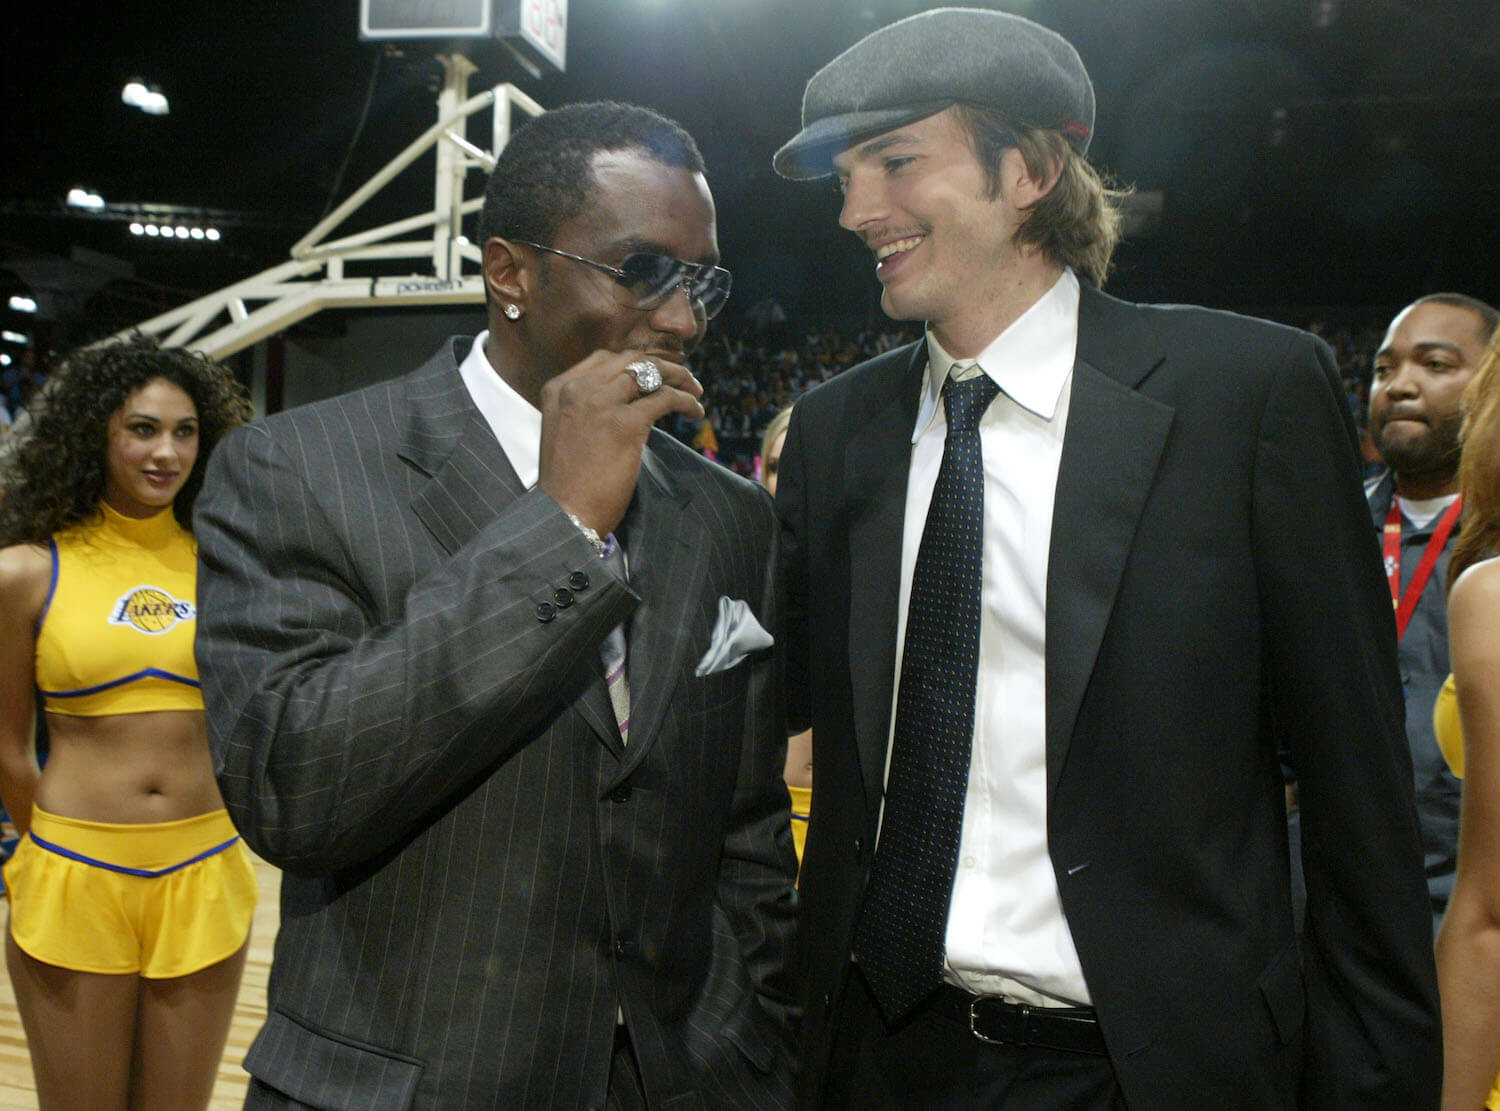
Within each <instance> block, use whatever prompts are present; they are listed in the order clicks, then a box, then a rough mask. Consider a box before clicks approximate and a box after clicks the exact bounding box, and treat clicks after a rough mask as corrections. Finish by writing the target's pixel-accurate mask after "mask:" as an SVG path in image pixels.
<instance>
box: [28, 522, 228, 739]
mask: <svg viewBox="0 0 1500 1111" xmlns="http://www.w3.org/2000/svg"><path fill="white" fill-rule="evenodd" d="M100 508H101V509H102V511H103V513H104V518H103V520H102V521H97V520H90V521H87V522H85V523H84V524H81V525H75V526H74V527H73V528H70V529H68V530H67V531H65V532H60V533H58V534H57V535H55V536H53V537H52V540H51V543H50V547H51V549H52V587H51V590H50V591H49V592H48V595H47V604H46V606H45V608H44V609H43V610H42V617H41V620H40V621H39V622H38V624H37V635H36V685H37V688H38V689H39V690H40V691H41V694H42V698H43V700H44V701H45V703H46V707H47V709H48V710H49V711H50V712H51V713H54V714H68V715H71V716H74V717H104V716H107V715H110V714H142V713H147V712H150V711H152V710H201V709H203V694H202V691H201V690H200V689H199V686H198V665H197V663H196V661H194V659H193V634H194V632H195V631H196V629H197V626H198V620H197V618H198V609H197V582H198V555H197V545H196V544H195V543H194V541H193V537H192V534H191V533H189V532H188V531H187V530H186V529H184V528H183V527H182V526H181V525H179V524H178V523H177V519H176V518H175V517H173V516H172V511H171V510H170V509H166V510H163V511H162V512H161V513H158V514H157V515H156V516H154V517H148V518H145V519H144V520H141V519H136V518H133V517H126V516H124V515H123V514H120V513H117V512H115V511H114V510H113V509H111V508H110V507H109V506H107V505H103V506H101V507H100Z"/></svg>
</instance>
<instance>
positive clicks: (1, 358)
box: [0, 355, 11, 366]
mask: <svg viewBox="0 0 1500 1111" xmlns="http://www.w3.org/2000/svg"><path fill="white" fill-rule="evenodd" d="M10 361H11V360H10V356H9V355H0V366H10Z"/></svg>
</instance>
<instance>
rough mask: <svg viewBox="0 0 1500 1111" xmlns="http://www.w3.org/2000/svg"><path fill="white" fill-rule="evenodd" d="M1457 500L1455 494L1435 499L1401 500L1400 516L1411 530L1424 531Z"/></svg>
mask: <svg viewBox="0 0 1500 1111" xmlns="http://www.w3.org/2000/svg"><path fill="white" fill-rule="evenodd" d="M1457 500H1458V495H1457V494H1440V495H1438V496H1437V497H1435V498H1401V499H1400V501H1401V515H1402V516H1403V517H1405V518H1406V519H1407V520H1408V521H1410V522H1411V524H1412V527H1413V528H1417V529H1424V528H1426V527H1427V526H1428V525H1430V524H1432V522H1433V521H1435V520H1437V519H1438V515H1439V514H1441V513H1442V512H1443V510H1445V509H1447V508H1448V507H1449V506H1450V505H1452V504H1453V503H1454V502H1456V501H1457Z"/></svg>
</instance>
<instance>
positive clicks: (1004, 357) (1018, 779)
mask: <svg viewBox="0 0 1500 1111" xmlns="http://www.w3.org/2000/svg"><path fill="white" fill-rule="evenodd" d="M1078 299H1079V293H1078V279H1077V278H1076V277H1075V276H1074V274H1073V272H1072V271H1071V270H1065V271H1064V273H1063V275H1062V277H1061V278H1059V279H1058V281H1057V282H1056V284H1054V285H1053V286H1052V288H1051V289H1050V290H1049V291H1048V292H1047V293H1046V294H1044V295H1043V296H1042V298H1041V299H1040V300H1039V301H1037V302H1036V304H1034V305H1032V306H1031V308H1029V309H1028V310H1027V311H1026V312H1025V313H1024V314H1023V315H1022V316H1021V317H1020V318H1019V319H1018V320H1016V321H1015V323H1013V324H1012V325H1011V326H1010V327H1009V328H1007V329H1006V330H1005V331H1004V332H1002V333H1001V334H1000V335H999V336H997V337H996V338H995V339H994V340H993V341H992V342H991V343H990V344H989V346H988V347H986V348H985V349H984V350H983V351H982V352H981V353H980V355H979V358H978V360H977V363H978V369H974V368H966V369H964V370H961V371H960V372H959V376H960V377H965V376H967V375H969V374H975V373H980V372H982V373H985V374H988V375H989V376H990V377H991V378H992V379H993V380H994V381H995V383H996V384H997V385H998V386H999V387H1000V390H1001V392H1000V394H999V396H997V397H996V398H995V401H994V402H993V403H992V404H991V405H990V407H989V409H988V410H987V411H986V412H985V414H984V416H983V418H982V419H981V420H980V424H979V438H980V445H981V451H982V453H983V457H984V553H983V582H982V587H981V594H980V598H981V615H980V636H979V672H978V678H977V681H976V686H977V689H976V692H975V703H974V745H973V753H972V756H971V759H970V765H969V788H968V795H967V797H966V799H965V802H964V821H963V834H962V838H961V840H960V844H959V858H958V873H957V876H956V878H955V880H954V884H953V898H952V902H951V904H950V907H949V914H948V933H947V973H946V975H947V979H948V980H950V981H951V982H953V983H956V984H958V985H960V986H962V987H964V988H966V989H967V990H969V991H974V992H980V993H984V994H989V995H1006V996H1009V997H1011V998H1013V999H1016V1000H1019V1001H1021V1002H1029V1003H1033V1004H1039V1005H1047V1004H1058V1003H1079V1004H1084V1003H1088V1002H1090V997H1089V992H1088V987H1087V985H1086V984H1085V983H1084V979H1083V969H1082V967H1081V965H1080V964H1079V961H1078V953H1077V950H1076V949H1075V948H1074V946H1073V937H1072V935H1071V934H1070V933H1069V931H1068V923H1067V920H1066V918H1065V917H1064V916H1063V910H1062V901H1061V897H1060V896H1059V894H1058V890H1057V879H1056V877H1055V875H1054V874H1053V870H1052V861H1051V859H1050V858H1049V857H1048V855H1047V732H1046V727H1047V720H1046V705H1047V697H1046V695H1047V690H1046V686H1047V684H1046V630H1047V606H1046V599H1047V555H1048V547H1049V545H1050V543H1051V537H1052V503H1053V497H1054V494H1055V493H1056V489H1057V471H1058V464H1059V462H1060V460H1061V457H1062V446H1063V433H1064V430H1065V428H1066V426H1067V418H1068V393H1069V387H1070V386H1071V384H1072V381H1073V360H1074V356H1075V354H1076V351H1077V347H1078ZM927 347H928V374H927V380H926V392H925V394H924V396H923V399H922V404H921V408H920V410H919V412H918V416H917V424H916V429H915V431H914V433H913V435H912V454H911V470H910V472H909V474H908V477H907V489H906V518H905V528H904V533H903V536H902V544H901V592H900V597H899V603H898V611H897V628H896V676H897V691H896V696H897V697H899V694H900V689H899V687H900V674H901V659H902V653H903V650H904V647H905V641H906V613H907V607H908V605H909V603H910V599H911V582H912V572H913V569H914V567H915V565H916V561H917V548H918V546H919V544H920V543H921V539H922V529H923V526H924V523H925V521H926V519H927V509H928V506H929V505H930V504H931V502H932V489H933V486H934V484H935V483H936V481H937V474H938V467H939V466H940V465H941V463H942V458H943V441H944V439H945V438H946V436H947V430H948V425H947V419H946V417H945V415H944V412H943V406H942V401H941V391H942V387H943V382H944V381H945V380H946V379H947V377H948V373H949V371H950V369H951V368H952V366H953V363H954V359H953V357H952V356H951V355H949V354H948V353H947V352H945V351H944V350H943V349H942V346H941V345H940V344H939V343H938V341H937V339H936V338H935V337H934V336H933V335H932V334H931V333H930V332H929V333H928V336H927ZM894 707H895V703H894V702H893V703H892V713H891V721H892V730H893V732H894V728H895V725H894V723H895V716H896V715H895V710H894ZM887 767H888V768H889V765H887Z"/></svg>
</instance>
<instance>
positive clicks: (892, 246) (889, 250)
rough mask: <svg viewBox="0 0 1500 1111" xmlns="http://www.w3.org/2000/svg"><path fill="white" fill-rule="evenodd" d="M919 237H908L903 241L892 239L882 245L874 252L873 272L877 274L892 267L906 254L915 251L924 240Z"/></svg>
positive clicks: (923, 237) (922, 237)
mask: <svg viewBox="0 0 1500 1111" xmlns="http://www.w3.org/2000/svg"><path fill="white" fill-rule="evenodd" d="M925 238H926V237H925V236H921V235H909V236H907V237H906V238H905V239H894V240H892V241H891V242H889V243H883V244H881V245H880V246H879V247H876V248H875V249H874V250H875V272H876V273H877V274H879V273H880V272H881V271H883V270H885V269H886V268H887V267H889V266H894V265H895V264H896V263H898V262H900V261H901V259H903V258H905V257H906V256H907V254H909V253H910V252H911V251H913V250H915V249H916V248H917V246H918V245H919V244H920V243H921V242H922V240H923V239H925Z"/></svg>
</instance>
